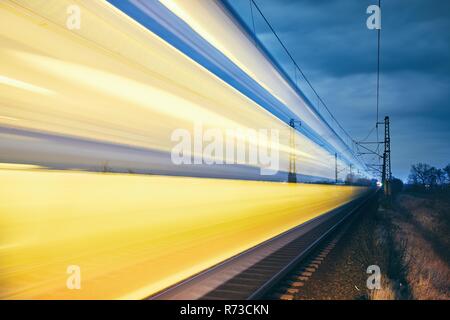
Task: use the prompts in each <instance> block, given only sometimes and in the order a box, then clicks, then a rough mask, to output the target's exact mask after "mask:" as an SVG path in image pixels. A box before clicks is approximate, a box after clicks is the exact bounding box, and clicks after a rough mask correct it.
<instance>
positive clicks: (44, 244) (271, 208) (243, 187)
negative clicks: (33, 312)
mask: <svg viewBox="0 0 450 320" xmlns="http://www.w3.org/2000/svg"><path fill="white" fill-rule="evenodd" d="M0 180H1V181H2V185H1V189H0V199H1V201H0V229H1V230H2V232H1V238H0V259H1V260H0V298H2V299H140V298H144V297H146V296H148V295H149V294H151V293H154V292H157V291H158V290H161V289H163V288H165V287H167V286H169V285H171V284H173V283H175V282H177V281H180V280H182V279H185V278H186V277H188V276H190V275H193V274H195V273H197V272H199V271H201V270H204V269H205V268H208V267H210V266H212V265H214V264H217V263H219V262H221V261H223V260H224V259H227V258H229V257H231V256H233V255H235V254H238V253H240V252H242V251H243V250H246V249H248V248H250V247H252V246H254V245H256V244H258V243H261V242H262V241H264V240H267V239H269V238H271V237H273V236H275V235H277V234H279V233H281V232H283V231H286V230H288V229H290V228H292V227H294V226H296V225H298V224H301V223H303V222H305V221H307V220H309V219H312V218H314V217H316V216H318V215H321V214H322V213H324V212H327V211H329V210H331V209H333V208H335V207H337V206H340V205H342V204H344V203H346V202H348V201H350V200H351V199H354V198H356V197H357V196H360V195H361V193H362V192H364V191H365V188H360V187H350V186H348V187H347V186H331V185H306V184H287V183H286V184H285V183H273V182H257V181H240V180H220V179H198V178H184V177H165V176H144V175H124V174H108V173H87V172H74V171H46V170H40V169H30V168H29V167H24V168H23V170H20V166H15V167H11V166H10V165H8V166H6V167H5V168H4V169H0ZM69 265H78V266H80V268H81V289H80V290H70V289H68V288H67V287H66V280H67V278H68V276H69V275H68V274H66V270H67V267H68V266H69Z"/></svg>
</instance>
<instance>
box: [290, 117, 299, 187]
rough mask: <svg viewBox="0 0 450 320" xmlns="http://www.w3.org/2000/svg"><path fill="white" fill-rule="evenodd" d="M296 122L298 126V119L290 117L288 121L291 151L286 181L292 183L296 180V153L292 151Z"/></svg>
mask: <svg viewBox="0 0 450 320" xmlns="http://www.w3.org/2000/svg"><path fill="white" fill-rule="evenodd" d="M296 123H298V124H299V125H300V126H301V125H302V123H301V122H300V120H295V119H291V120H290V121H289V126H290V127H291V134H290V146H291V153H290V155H289V174H288V182H292V183H296V182H297V168H296V164H295V160H296V155H295V153H294V150H295V124H296Z"/></svg>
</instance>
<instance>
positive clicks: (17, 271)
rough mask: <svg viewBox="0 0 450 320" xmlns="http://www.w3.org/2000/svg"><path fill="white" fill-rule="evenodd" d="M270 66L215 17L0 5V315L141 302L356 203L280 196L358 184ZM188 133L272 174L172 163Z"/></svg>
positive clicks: (143, 3) (291, 82)
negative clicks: (215, 135) (215, 134)
mask: <svg viewBox="0 0 450 320" xmlns="http://www.w3.org/2000/svg"><path fill="white" fill-rule="evenodd" d="M269 51H270V50H268V49H266V47H265V46H264V44H263V43H262V42H260V41H259V40H258V39H257V38H256V37H255V36H254V35H253V34H252V33H251V32H250V31H249V29H248V27H247V26H246V24H245V22H244V21H243V20H242V18H241V17H240V16H239V13H238V12H236V11H235V10H234V9H233V7H232V5H231V4H230V3H229V2H227V1H218V0H208V1H203V0H190V1H184V0H160V1H157V0H130V1H121V0H110V1H102V0H7V1H1V2H0V180H1V181H2V185H1V189H0V228H1V231H0V232H1V236H0V298H3V299H21V298H32V299H34V298H35V299H57V298H68V299H78V298H125V299H126V298H143V297H146V296H148V295H149V294H152V293H154V292H157V291H158V290H161V289H163V288H165V287H167V286H169V285H171V284H173V283H176V282H177V281H180V280H182V279H185V278H186V277H188V276H190V275H192V274H195V273H197V272H199V271H201V270H203V269H205V268H208V267H210V266H212V265H214V264H216V263H218V262H220V261H223V260H224V259H227V258H229V257H231V256H233V255H235V254H238V253H239V252H242V251H243V250H246V249H248V248H250V247H252V246H254V245H256V244H258V243H261V242H262V241H264V240H267V239H269V238H271V237H274V236H276V235H277V234H279V233H281V232H283V231H286V230H288V229H290V228H292V227H294V226H297V225H299V224H301V223H303V222H305V221H308V220H309V219H312V218H314V217H316V216H318V215H321V214H323V213H326V212H328V211H330V210H331V209H333V208H335V207H338V206H341V205H343V204H345V203H347V202H349V201H351V200H353V199H355V198H357V197H359V196H361V195H362V194H364V193H365V192H366V188H365V187H357V186H349V185H347V186H344V185H340V184H334V185H333V184H330V185H322V184H320V185H319V184H304V183H297V184H288V183H286V181H287V179H288V173H289V172H291V174H292V170H295V172H294V174H295V177H296V179H295V180H296V181H298V182H308V183H311V182H321V183H322V182H327V183H335V182H340V183H343V182H344V181H345V180H346V178H347V177H348V176H349V174H351V176H352V179H354V180H355V181H356V180H358V179H362V178H368V177H369V176H368V174H367V173H366V168H365V167H364V165H363V164H362V163H361V162H360V160H359V159H358V158H357V157H356V156H355V153H354V152H353V151H352V148H351V146H349V144H348V143H346V142H345V137H343V136H342V135H341V134H338V131H337V130H336V129H335V128H333V126H332V125H330V123H329V122H328V121H326V120H325V118H324V115H323V114H321V113H320V112H319V110H318V109H317V108H316V107H315V106H314V105H313V104H312V103H311V102H310V100H308V98H307V97H306V96H305V95H304V94H303V93H302V91H301V89H300V88H299V87H298V86H297V85H296V84H295V79H292V77H290V76H289V75H288V73H287V72H286V71H285V70H284V69H283V67H282V66H281V65H280V64H279V63H278V62H277V61H275V60H274V59H273V58H272V56H271V54H270V53H269ZM293 119H294V120H295V121H294V122H298V125H290V124H292V123H293ZM198 123H201V125H202V128H203V129H204V130H219V131H220V132H227V130H230V129H232V130H242V131H245V130H247V131H248V130H261V129H267V130H275V131H276V132H278V133H279V136H278V138H279V140H278V142H277V143H276V144H275V145H272V149H273V150H272V151H276V152H277V154H278V155H279V164H278V165H279V168H278V169H279V170H277V171H276V172H275V173H274V174H269V175H261V170H260V169H261V165H260V164H258V163H257V162H250V161H249V163H246V162H245V161H243V162H240V163H235V161H226V160H227V159H225V161H223V162H224V163H218V161H216V162H214V161H213V163H206V162H205V161H197V162H196V161H195V159H198V158H202V154H199V153H198V150H201V149H198V150H197V149H196V148H195V146H193V148H192V151H191V154H190V157H192V159H193V161H192V162H193V163H192V164H190V163H185V164H179V163H174V162H173V161H172V160H173V159H172V158H171V156H172V150H173V148H174V145H175V143H174V141H173V139H172V138H171V137H172V136H173V132H174V131H175V130H179V129H182V130H184V132H188V133H190V134H191V135H192V137H194V136H195V135H196V134H197V133H196V132H195V126H196V124H198ZM233 138H234V139H236V141H239V142H240V143H241V144H244V145H246V146H247V147H248V149H249V150H250V148H251V147H254V148H259V147H262V145H263V144H265V142H264V141H262V140H260V139H254V138H252V137H251V136H244V137H239V136H233ZM200 152H201V151H200ZM232 156H234V155H233V154H232ZM232 160H234V159H232ZM293 163H294V166H293ZM293 168H294V169H293ZM337 168H339V178H338V179H336V170H338V169H337ZM336 180H339V181H336ZM180 261H181V262H180ZM73 265H76V266H79V270H81V282H80V283H81V288H75V289H74V288H69V287H68V286H67V281H66V280H67V278H68V277H69V276H70V274H67V272H68V271H67V270H68V266H73Z"/></svg>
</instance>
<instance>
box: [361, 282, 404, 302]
mask: <svg viewBox="0 0 450 320" xmlns="http://www.w3.org/2000/svg"><path fill="white" fill-rule="evenodd" d="M398 296H399V293H398V292H397V290H396V289H395V285H394V284H393V283H392V281H391V280H389V279H387V278H386V277H383V278H382V280H381V289H378V290H370V291H369V294H368V299H369V300H396V299H397V298H398Z"/></svg>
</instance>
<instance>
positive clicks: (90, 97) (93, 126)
mask: <svg viewBox="0 0 450 320" xmlns="http://www.w3.org/2000/svg"><path fill="white" fill-rule="evenodd" d="M73 2H74V1H71V0H59V1H48V0H45V1H42V0H16V1H2V2H0V61H1V65H0V126H3V127H13V128H20V129H26V130H30V131H35V132H36V131H37V132H44V133H51V134H58V135H64V136H70V137H75V138H80V139H89V140H94V141H102V142H106V143H115V144H122V145H127V146H133V147H139V148H148V149H152V150H159V151H163V152H170V150H171V149H172V148H173V145H174V143H173V142H172V141H171V140H170V136H171V133H172V132H173V131H174V130H175V129H178V128H184V129H187V130H189V131H190V132H191V133H192V131H193V130H192V127H193V124H194V122H201V123H202V125H203V127H204V129H205V130H207V129H208V128H213V129H219V130H221V131H222V132H225V131H226V130H227V129H233V130H235V129H242V130H244V131H245V130H247V129H254V130H259V129H274V130H278V131H279V132H280V144H279V146H278V148H277V149H278V151H279V154H280V170H284V171H288V167H289V165H288V164H289V161H288V159H289V154H290V153H294V154H296V155H297V159H298V161H299V162H301V163H302V165H301V166H298V167H299V170H298V173H300V174H304V175H309V176H317V177H323V178H330V179H333V178H334V165H333V163H332V162H331V160H332V155H330V154H329V153H328V152H327V151H325V150H324V149H323V148H321V147H320V146H318V145H317V144H315V143H314V142H312V141H310V140H309V139H308V138H307V137H305V136H303V135H301V134H298V135H297V138H296V142H297V144H298V145H301V148H297V149H295V150H294V149H292V148H291V146H290V145H289V132H290V128H289V126H288V125H286V124H284V123H283V122H281V121H280V120H278V119H277V118H275V117H274V116H273V115H272V114H270V113H269V112H267V111H266V110H264V109H263V108H262V107H261V106H259V105H258V104H256V103H254V102H253V101H252V100H250V99H248V98H247V97H246V96H244V95H243V94H241V93H240V92H238V91H237V90H235V89H234V88H232V87H231V86H230V85H228V84H227V83H225V82H223V81H221V80H220V79H219V78H217V77H216V76H214V75H213V74H211V73H210V72H209V71H208V70H206V69H205V68H203V67H201V66H200V65H198V64H197V63H196V62H195V61H193V60H191V59H189V58H188V57H186V56H185V55H184V54H182V53H181V52H179V51H178V50H176V49H175V48H173V47H171V46H170V45H169V44H167V43H166V42H165V41H164V40H162V39H161V38H159V37H158V36H156V35H155V34H153V33H152V32H150V31H149V30H147V29H145V28H143V27H142V26H141V25H139V24H138V23H137V22H135V21H134V20H132V19H131V18H129V17H128V16H126V15H125V14H123V13H122V12H121V11H119V10H117V9H116V8H114V7H113V6H112V5H110V4H108V3H107V2H105V1H99V0H77V1H76V4H77V5H79V6H80V8H81V11H82V27H81V28H80V29H79V30H69V29H67V27H66V19H67V13H66V10H67V7H68V6H69V5H72V4H73ZM106 35H107V36H106ZM247 142H248V143H249V144H254V143H252V141H247ZM197 156H198V154H197ZM19 160H20V162H24V161H23V160H22V159H19ZM19 160H17V161H19ZM106 160H109V159H105V161H106ZM0 161H1V158H0ZM339 165H340V166H341V167H345V164H344V163H343V162H340V163H339ZM130 169H133V168H132V167H131V168H130ZM343 175H344V174H343Z"/></svg>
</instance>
